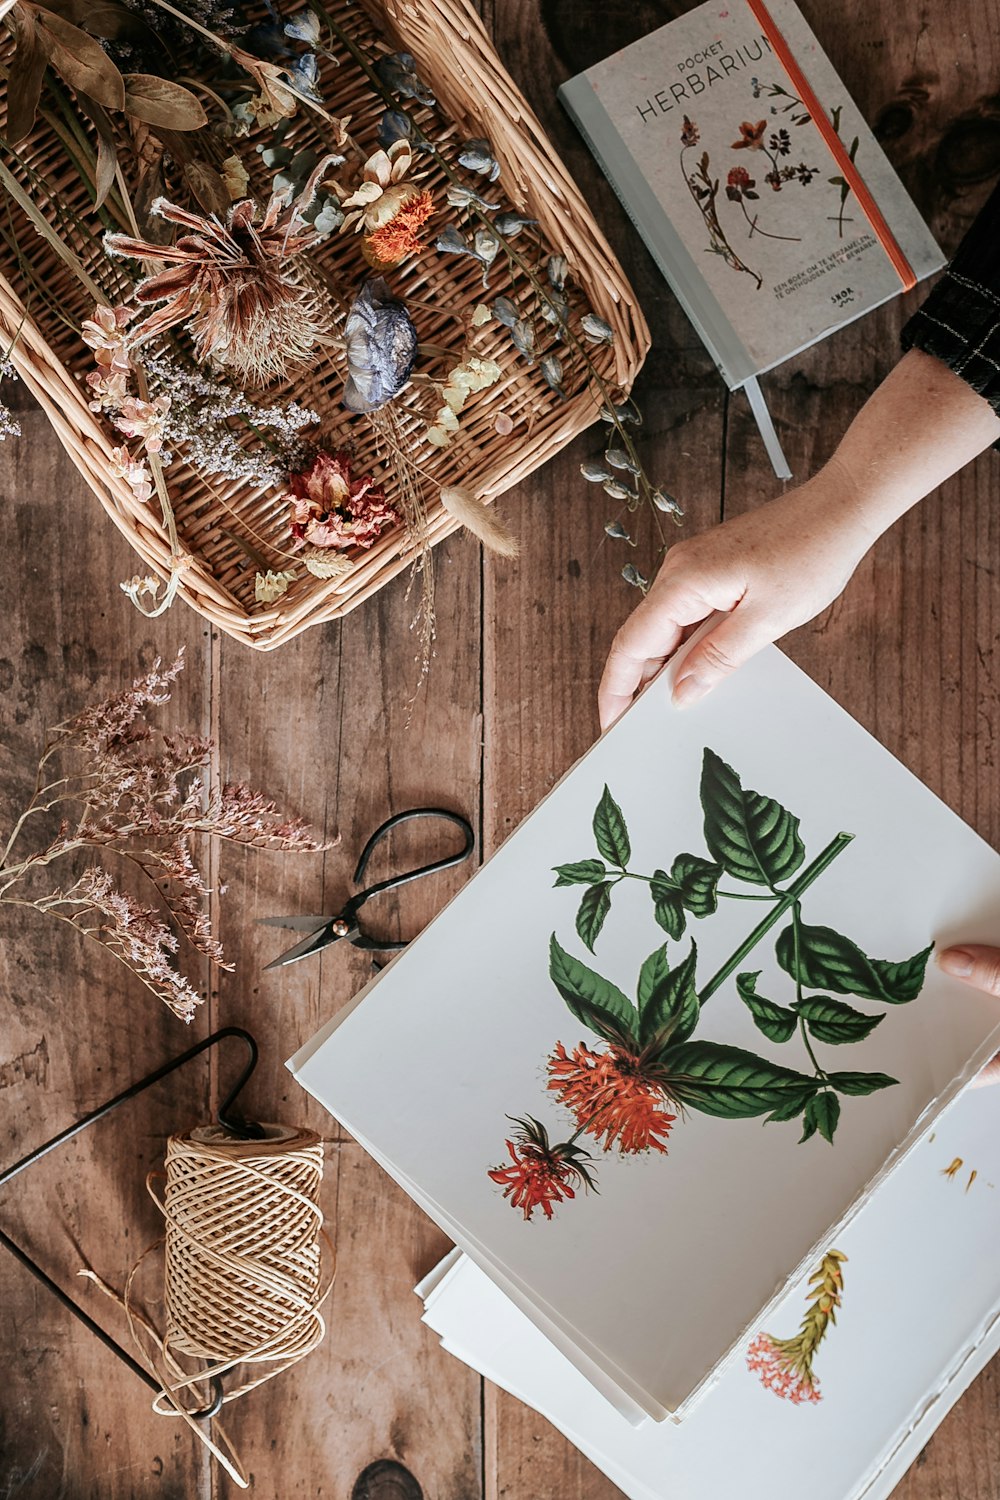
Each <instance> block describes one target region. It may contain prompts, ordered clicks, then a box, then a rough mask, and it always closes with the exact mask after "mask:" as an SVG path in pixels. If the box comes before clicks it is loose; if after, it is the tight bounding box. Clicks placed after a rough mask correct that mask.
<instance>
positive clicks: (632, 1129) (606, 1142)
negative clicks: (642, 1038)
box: [548, 1042, 677, 1156]
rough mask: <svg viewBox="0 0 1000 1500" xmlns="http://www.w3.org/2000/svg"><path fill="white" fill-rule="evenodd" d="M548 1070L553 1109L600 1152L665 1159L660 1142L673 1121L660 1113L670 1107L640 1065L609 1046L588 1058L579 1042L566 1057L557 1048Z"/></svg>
mask: <svg viewBox="0 0 1000 1500" xmlns="http://www.w3.org/2000/svg"><path fill="white" fill-rule="evenodd" d="M548 1069H549V1084H548V1086H549V1088H550V1089H551V1090H552V1091H553V1092H554V1093H555V1094H556V1095H557V1096H558V1099H559V1103H560V1104H565V1105H566V1107H567V1109H570V1110H572V1112H573V1114H574V1115H575V1116H576V1123H577V1125H578V1127H579V1128H580V1130H582V1131H583V1133H584V1134H585V1135H591V1136H593V1137H594V1139H595V1140H596V1141H598V1142H599V1143H600V1145H601V1146H602V1147H603V1148H604V1150H605V1151H610V1150H611V1148H612V1146H615V1145H617V1147H618V1151H619V1153H620V1154H621V1155H622V1156H630V1155H636V1154H638V1153H639V1152H640V1151H649V1150H653V1151H661V1152H663V1153H664V1155H665V1154H666V1150H667V1148H666V1146H665V1144H664V1142H665V1141H666V1139H667V1137H668V1135H669V1134H670V1127H671V1126H672V1125H673V1123H674V1121H675V1120H676V1118H677V1116H676V1115H675V1114H671V1113H670V1112H669V1110H667V1109H666V1108H665V1106H666V1105H667V1104H668V1103H669V1102H670V1101H669V1100H668V1098H667V1096H666V1094H665V1093H664V1092H663V1088H662V1087H661V1085H660V1084H658V1083H656V1082H655V1081H654V1080H653V1079H651V1078H648V1077H646V1076H645V1074H644V1072H643V1065H642V1062H641V1060H640V1059H639V1058H638V1057H635V1056H634V1055H633V1054H632V1053H631V1052H629V1051H628V1050H627V1049H626V1048H624V1047H620V1046H616V1045H614V1044H612V1045H610V1046H609V1047H608V1050H607V1051H606V1052H594V1051H592V1050H591V1049H590V1048H589V1047H587V1046H585V1045H584V1044H583V1043H582V1042H581V1043H580V1044H579V1046H577V1047H575V1048H574V1049H573V1053H572V1055H570V1054H568V1053H567V1051H566V1048H565V1047H564V1046H563V1044H562V1042H557V1043H556V1050H555V1052H553V1054H552V1056H551V1057H550V1058H549V1063H548Z"/></svg>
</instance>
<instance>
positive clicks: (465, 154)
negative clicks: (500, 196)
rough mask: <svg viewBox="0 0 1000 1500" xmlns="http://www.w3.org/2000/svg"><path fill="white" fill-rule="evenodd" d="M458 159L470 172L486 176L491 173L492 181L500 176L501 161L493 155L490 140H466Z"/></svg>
mask: <svg viewBox="0 0 1000 1500" xmlns="http://www.w3.org/2000/svg"><path fill="white" fill-rule="evenodd" d="M458 159H459V162H460V163H461V164H462V166H463V167H468V169H469V171H470V172H479V173H480V174H481V175H482V176H484V177H485V176H486V175H487V174H489V179H490V181H491V182H496V180H497V178H498V177H499V176H500V163H499V162H498V161H497V159H496V157H495V156H494V155H493V151H492V149H491V147H490V143H489V141H483V140H478V141H465V142H464V144H463V146H462V149H461V151H459V153H458Z"/></svg>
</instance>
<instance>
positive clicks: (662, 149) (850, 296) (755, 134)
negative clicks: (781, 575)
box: [559, 0, 944, 478]
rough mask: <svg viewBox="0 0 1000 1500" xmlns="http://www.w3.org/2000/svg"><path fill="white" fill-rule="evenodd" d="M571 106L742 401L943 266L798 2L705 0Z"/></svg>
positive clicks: (609, 65)
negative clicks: (723, 0) (782, 368)
mask: <svg viewBox="0 0 1000 1500" xmlns="http://www.w3.org/2000/svg"><path fill="white" fill-rule="evenodd" d="M559 97H560V99H561V100H562V102H563V104H564V105H565V106H566V108H567V110H568V111H569V113H570V114H571V115H572V117H573V119H574V120H575V122H576V124H577V126H578V127H579V129H580V131H581V133H582V134H583V136H584V138H585V139H586V141H587V144H588V145H589V146H590V148H591V150H592V151H593V153H594V155H595V156H596V158H597V161H598V163H599V165H600V166H601V168H602V170H603V171H604V173H605V174H606V176H607V177H608V179H609V181H610V182H611V185H612V187H613V188H614V189H615V192H616V193H617V194H618V196H619V198H620V199H621V201H622V204H623V205H624V207H625V209H626V211H627V212H628V214H629V215H630V217H631V218H632V221H633V223H634V224H635V226H636V228H637V229H638V230H639V233H640V234H641V235H642V237H643V239H644V240H645V241H646V244H647V246H648V247H649V249H650V251H651V253H652V255H653V257H654V259H655V260H656V262H657V264H658V265H659V267H660V269H661V271H662V272H663V274H664V276H665V277H666V279H667V281H668V282H669V283H670V286H671V288H672V290H673V292H674V294H675V295H676V297H677V299H678V301H679V302H680V304H681V306H682V307H683V308H684V311H685V312H686V313H687V315H688V317H689V318H690V319H691V322H692V323H693V324H694V326H695V329H696V331H697V333H698V335H699V337H700V338H701V339H702V341H703V343H704V344H705V346H706V348H707V349H708V351H709V353H710V354H711V356H712V358H713V359H714V360H715V363H716V365H717V366H718V368H719V371H720V373H721V374H722V376H723V377H724V379H725V381H726V383H727V384H728V386H729V388H730V390H736V389H738V388H739V387H741V386H742V387H746V390H747V394H748V397H749V399H750V403H751V406H752V408H753V411H754V415H755V416H756V418H757V420H758V423H759V424H760V426H761V435H762V436H763V438H764V441H765V444H766V445H767V448H768V453H769V456H770V457H771V459H772V462H774V464H775V468H776V471H777V472H778V474H779V477H781V478H788V477H789V474H788V468H787V464H785V462H784V459H783V458H782V456H781V450H780V447H779V446H778V442H777V438H776V437H775V435H774V431H773V428H772V426H771V423H770V418H769V417H768V414H767V409H766V407H765V405H764V402H763V398H762V396H761V394H760V389H759V386H758V385H757V383H756V377H757V376H758V375H760V374H762V373H763V372H764V371H765V370H769V369H771V368H772V367H773V366H774V365H777V364H781V363H782V361H784V360H786V359H789V358H791V356H792V355H794V354H797V353H799V352H800V351H801V350H803V349H808V348H809V347H810V346H811V345H812V344H815V343H817V342H818V341H819V340H820V339H822V338H825V337H826V335H827V334H829V333H832V332H833V331H834V330H835V329H837V328H840V327H842V326H843V325H844V324H846V323H850V322H852V321H853V320H854V319H855V318H858V317H860V316H861V315H862V314H863V313H866V312H868V311H870V309H872V308H874V307H878V306H879V305H880V304H881V303H883V302H886V301H888V300H889V299H890V298H891V297H893V296H895V295H896V293H898V292H900V291H906V290H909V288H910V287H912V286H914V285H915V284H916V282H917V281H919V280H921V279H922V278H923V277H925V276H929V275H930V274H931V273H932V272H933V271H936V270H938V269H939V268H940V267H941V266H942V265H943V264H944V258H943V256H942V255H941V252H940V250H939V249H938V247H937V245H936V243H935V241H934V239H933V237H932V235H931V233H930V231H929V230H928V228H927V226H926V225H925V224H924V222H923V220H922V218H921V217H920V214H919V213H918V212H917V209H916V208H915V206H914V204H913V202H912V201H911V199H910V197H909V196H908V194H907V192H906V189H905V188H904V187H903V184H902V183H901V182H900V180H899V178H898V177H897V176H896V173H895V172H894V170H893V168H892V166H891V165H890V163H889V162H888V160H887V159H886V157H885V155H884V153H883V152H882V150H881V148H880V147H879V145H878V143H877V141H876V140H875V137H874V136H873V135H872V132H871V130H870V129H869V128H868V126H867V124H866V123H865V120H864V118H863V116H862V114H861V112H860V110H859V109H858V107H857V105H856V104H855V103H854V101H853V100H852V99H851V97H850V95H849V94H848V92H847V90H846V88H845V87H844V84H843V82H842V81H841V79H840V78H839V76H838V75H837V73H836V71H835V70H834V68H833V66H832V64H831V63H830V60H829V58H828V57H827V56H826V55H825V53H824V52H823V50H822V48H821V47H820V45H819V43H818V42H817V40H816V38H815V36H814V35H813V33H812V32H811V31H810V29H809V27H808V25H807V24H806V21H805V19H804V17H803V15H802V13H801V11H800V10H799V8H798V6H797V5H796V4H795V3H794V0H768V3H767V5H765V4H764V3H763V0H731V3H728V4H726V5H720V4H719V3H718V0H708V3H707V4H705V5H700V6H698V7H697V9H696V10H692V11H690V12H688V14H687V15H683V16H679V17H678V18H677V19H676V20H674V21H670V22H669V23H668V24H667V25H666V26H661V27H660V28H659V30H658V31H654V32H653V33H652V34H651V35H650V36H646V37H643V38H642V39H641V40H640V41H638V42H634V43H633V44H632V45H631V46H629V47H625V48H623V49H622V50H621V51H620V52H616V53H614V54H613V56H611V57H608V58H606V59H605V61H604V62H601V63H598V64H597V65H596V66H595V67H593V68H589V69H588V70H587V71H586V72H585V73H581V74H580V75H579V76H578V77H576V78H573V79H570V81H569V82H568V83H566V84H564V85H563V86H562V88H560V90H559Z"/></svg>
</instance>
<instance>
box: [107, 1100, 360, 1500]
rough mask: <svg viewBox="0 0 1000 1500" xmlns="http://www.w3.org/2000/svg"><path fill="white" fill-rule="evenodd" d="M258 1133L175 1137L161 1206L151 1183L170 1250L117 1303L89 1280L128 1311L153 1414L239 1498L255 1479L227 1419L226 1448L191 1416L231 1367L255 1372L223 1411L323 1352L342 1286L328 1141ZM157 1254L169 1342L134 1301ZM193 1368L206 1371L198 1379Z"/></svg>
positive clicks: (208, 1130)
mask: <svg viewBox="0 0 1000 1500" xmlns="http://www.w3.org/2000/svg"><path fill="white" fill-rule="evenodd" d="M261 1128H262V1130H263V1132H264V1137H263V1139H261V1140H255V1141H245V1140H239V1139H237V1138H235V1137H234V1136H232V1135H230V1134H229V1132H228V1131H226V1130H225V1129H224V1128H223V1127H222V1126H219V1125H202V1126H198V1127H197V1128H196V1129H194V1130H191V1131H189V1132H188V1133H187V1134H185V1135H172V1136H171V1137H170V1139H169V1140H168V1142H167V1155H166V1185H165V1188H164V1193H163V1198H162V1200H161V1199H160V1198H159V1197H158V1195H157V1193H156V1191H155V1189H154V1186H153V1183H154V1180H155V1179H156V1178H157V1177H159V1178H161V1179H162V1176H163V1174H154V1173H150V1175H149V1177H147V1179H146V1186H147V1188H148V1189H149V1193H150V1196H151V1197H152V1198H153V1201H154V1202H155V1203H156V1204H157V1206H158V1207H159V1209H160V1211H161V1212H162V1214H163V1216H164V1221H165V1232H164V1237H163V1240H162V1241H158V1242H157V1245H151V1246H149V1248H148V1249H147V1250H146V1251H144V1252H143V1254H142V1255H141V1256H140V1257H139V1259H138V1260H137V1261H136V1263H135V1265H134V1266H133V1267H132V1270H131V1271H130V1272H129V1275H128V1278H127V1280H126V1283H125V1289H124V1291H123V1292H122V1293H120V1294H119V1293H117V1292H115V1291H114V1290H113V1289H112V1288H111V1287H109V1286H108V1284H107V1283H106V1282H105V1281H103V1280H102V1279H101V1277H99V1276H98V1275H97V1274H96V1273H95V1272H94V1271H92V1270H91V1269H89V1268H87V1269H86V1270H84V1271H81V1272H80V1274H81V1275H83V1276H87V1277H88V1278H89V1279H90V1280H91V1281H93V1282H95V1283H96V1284H97V1285H98V1286H99V1287H100V1288H101V1290H102V1291H104V1292H105V1293H106V1294H107V1295H108V1296H109V1297H112V1298H113V1299H114V1300H115V1301H116V1302H118V1303H120V1305H121V1306H122V1307H123V1308H124V1310H125V1313H126V1316H127V1318H128V1321H129V1327H130V1328H131V1330H132V1335H133V1337H134V1338H135V1340H136V1343H137V1345H138V1347H139V1349H140V1350H141V1352H142V1353H143V1356H144V1358H145V1360H146V1363H147V1365H148V1367H149V1368H150V1370H151V1371H152V1372H153V1373H154V1374H155V1375H156V1378H157V1379H158V1380H159V1381H160V1382H161V1385H162V1389H161V1391H160V1394H159V1395H158V1396H157V1397H156V1399H155V1401H154V1402H153V1410H154V1411H156V1412H159V1413H160V1414H161V1415H163V1416H172V1417H180V1418H181V1419H182V1420H183V1421H185V1422H186V1423H187V1424H188V1426H189V1427H191V1428H192V1430H193V1431H194V1432H195V1433H196V1434H197V1436H198V1438H199V1439H200V1440H201V1441H202V1442H203V1443H204V1444H205V1446H206V1447H207V1448H208V1449H209V1451H210V1452H211V1453H212V1454H213V1456H214V1457H215V1458H216V1459H217V1460H218V1461H219V1463H220V1464H222V1466H223V1467H224V1468H225V1470H226V1472H227V1473H228V1474H229V1475H230V1476H231V1478H233V1479H234V1480H235V1481H236V1483H237V1484H238V1485H239V1486H240V1487H241V1488H242V1489H246V1488H247V1487H248V1485H249V1480H248V1478H247V1476H246V1474H245V1472H244V1470H243V1466H242V1464H241V1463H240V1461H239V1459H238V1457H237V1455H236V1453H235V1450H234V1448H233V1445H232V1443H231V1441H230V1440H229V1438H228V1437H227V1435H226V1433H225V1432H224V1431H223V1429H222V1427H221V1424H220V1423H219V1421H218V1418H213V1422H214V1424H215V1428H214V1430H215V1432H216V1435H217V1437H218V1439H219V1441H218V1442H217V1441H216V1440H215V1439H214V1438H213V1437H211V1436H209V1434H208V1432H207V1431H206V1429H205V1426H204V1425H203V1424H201V1423H199V1422H197V1421H195V1420H194V1418H193V1416H192V1411H194V1412H196V1411H197V1409H198V1408H199V1407H201V1406H203V1405H204V1404H205V1399H206V1397H207V1396H208V1394H209V1385H208V1382H209V1381H210V1380H211V1379H212V1378H213V1377H215V1376H222V1375H224V1374H225V1373H226V1372H227V1371H229V1370H232V1369H233V1368H234V1366H237V1365H244V1364H251V1365H256V1366H257V1367H258V1368H257V1370H256V1373H254V1374H253V1375H252V1376H251V1377H250V1378H247V1379H244V1380H242V1381H241V1383H240V1384H238V1385H237V1386H236V1387H235V1388H227V1389H225V1391H224V1395H223V1398H222V1399H223V1401H224V1402H229V1401H233V1400H235V1399H236V1398H237V1397H238V1396H243V1395H245V1394H246V1393H247V1391H251V1390H253V1389H254V1388H255V1387H256V1386H258V1385H262V1384H263V1382H264V1381H265V1380H270V1379H271V1378H272V1376H274V1375H278V1374H280V1373H281V1371H282V1370H287V1369H288V1367H289V1366H290V1365H293V1364H295V1363H296V1362H297V1361H298V1360H300V1359H302V1358H303V1357H304V1356H305V1355H307V1354H309V1353H310V1351H311V1350H313V1349H315V1348H316V1346H317V1344H319V1343H320V1342H321V1340H322V1339H323V1336H324V1334H325V1332H326V1325H325V1323H324V1321H323V1317H322V1315H321V1312H320V1308H321V1307H322V1304H323V1303H324V1302H325V1300H326V1298H327V1296H328V1295H329V1292H330V1288H331V1287H332V1285H333V1252H332V1247H331V1246H330V1242H329V1240H328V1239H327V1237H326V1235H325V1234H324V1233H323V1215H322V1211H321V1209H320V1207H319V1202H318V1199H319V1187H320V1182H321V1180H322V1176H323V1146H322V1142H321V1140H320V1138H319V1136H318V1135H316V1133H315V1132H314V1131H312V1130H296V1129H293V1128H290V1127H287V1126H283V1125H264V1126H262V1127H261ZM160 1244H162V1245H163V1247H164V1266H163V1272H164V1274H163V1293H164V1303H165V1308H166V1326H165V1329H164V1331H163V1332H162V1333H161V1332H160V1331H159V1330H158V1329H157V1328H156V1326H155V1324H154V1322H153V1320H152V1317H151V1316H150V1314H148V1313H146V1312H144V1311H143V1310H142V1308H141V1306H140V1304H139V1300H138V1293H137V1290H136V1278H137V1276H138V1274H139V1272H140V1269H141V1268H142V1267H143V1265H144V1264H145V1263H147V1259H148V1257H149V1256H150V1255H151V1254H152V1253H153V1252H154V1251H155V1250H156V1249H157V1248H158V1246H159V1245H160ZM324 1246H325V1247H326V1251H327V1254H326V1257H324V1253H323V1252H324ZM324 1258H325V1259H326V1261H327V1265H326V1268H325V1269H324ZM182 1359H185V1360H186V1361H187V1362H188V1363H187V1366H185V1365H184V1364H182V1363H181V1360H182ZM191 1361H194V1362H195V1363H196V1364H197V1369H196V1370H195V1371H194V1372H192V1371H191V1370H190V1363H191ZM192 1397H194V1405H193V1406H192V1405H191V1404H190V1403H191V1401H192ZM220 1443H221V1445H222V1446H220Z"/></svg>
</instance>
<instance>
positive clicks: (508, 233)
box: [493, 212, 538, 240]
mask: <svg viewBox="0 0 1000 1500" xmlns="http://www.w3.org/2000/svg"><path fill="white" fill-rule="evenodd" d="M493 223H494V225H495V227H496V229H497V230H498V231H499V233H500V234H502V235H503V236H504V238H505V239H508V240H513V239H516V238H517V236H518V235H519V234H520V233H521V230H522V229H527V228H528V226H529V225H532V226H534V225H537V223H538V220H537V219H525V218H524V217H523V216H522V215H521V214H515V213H513V212H506V213H502V214H497V216H496V218H495V219H494V220H493Z"/></svg>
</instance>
